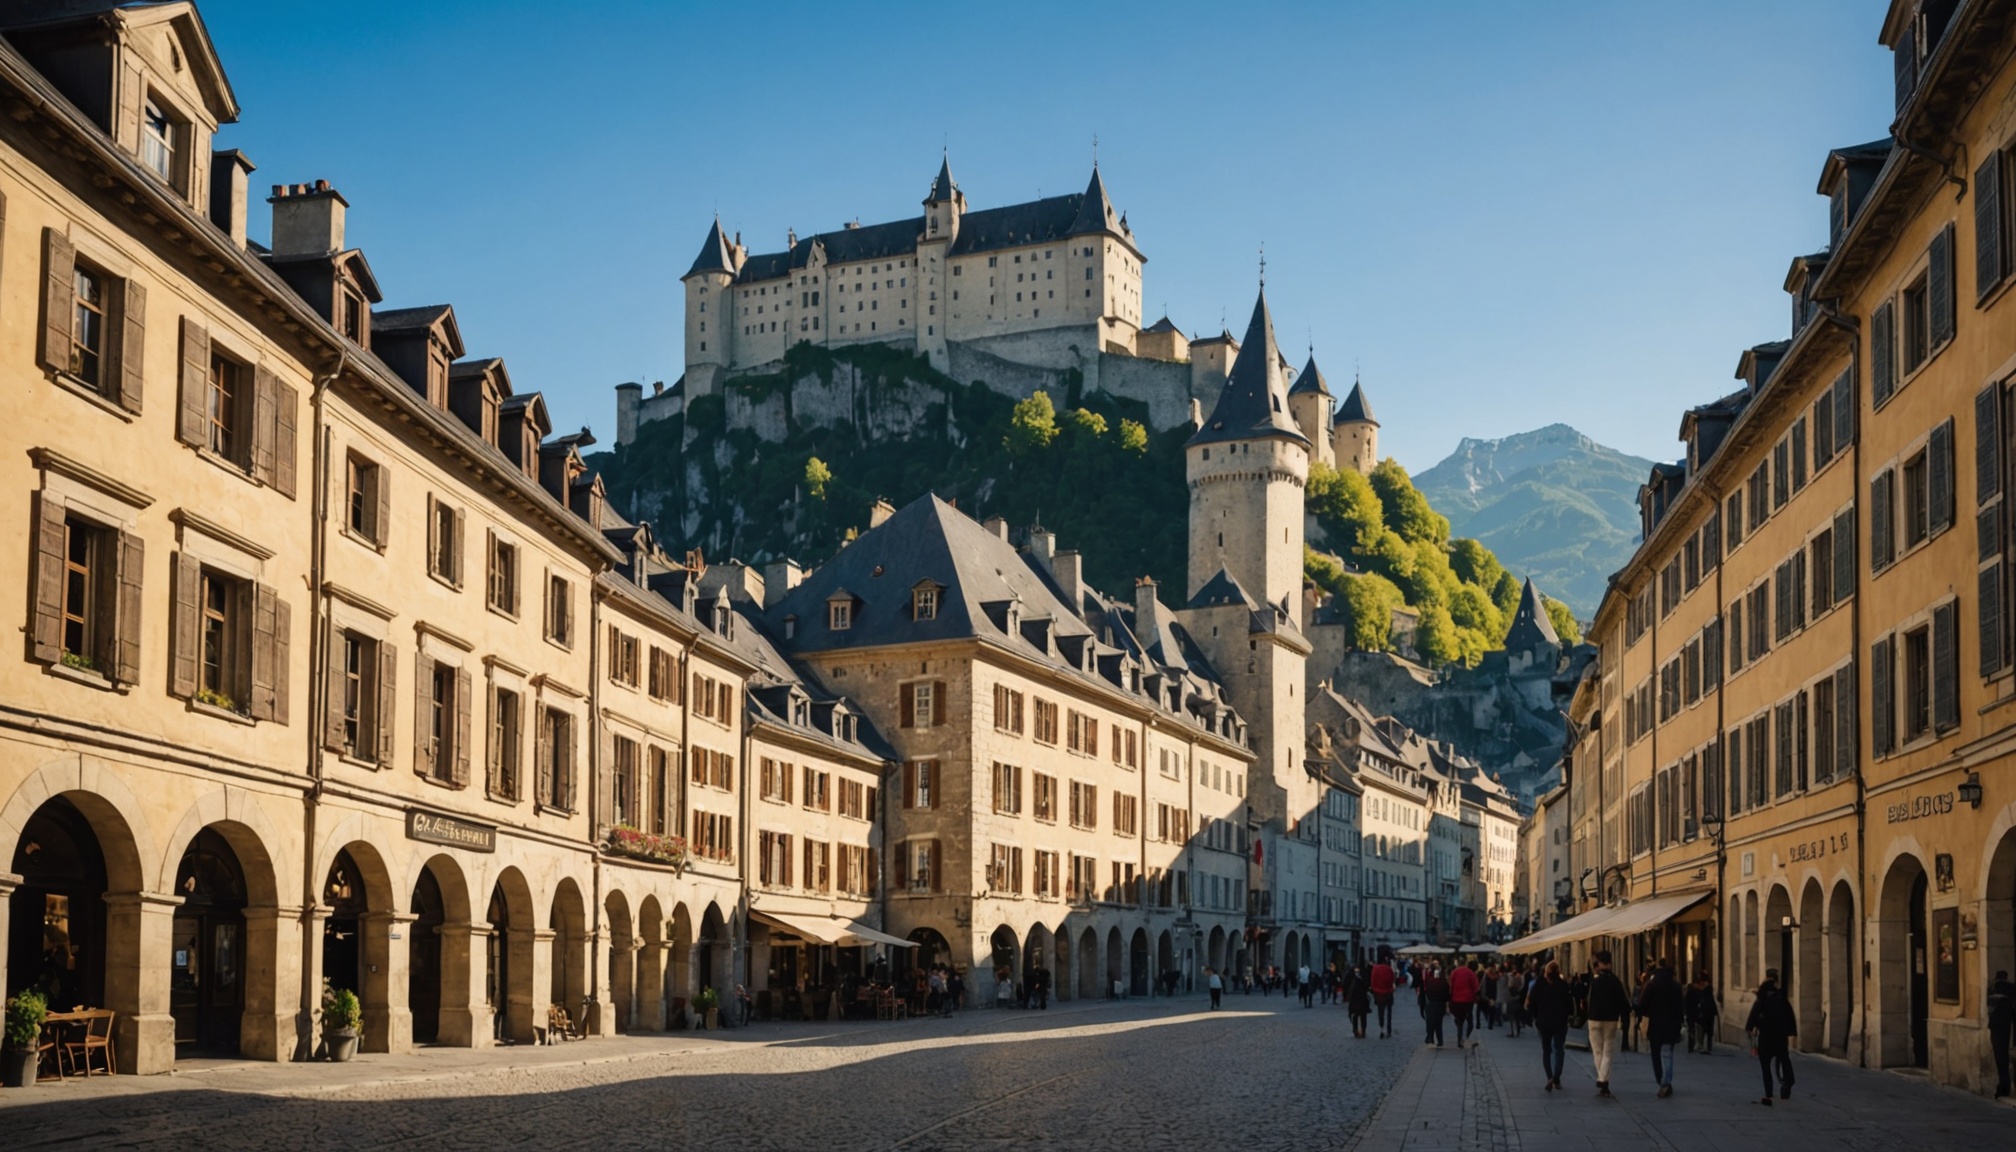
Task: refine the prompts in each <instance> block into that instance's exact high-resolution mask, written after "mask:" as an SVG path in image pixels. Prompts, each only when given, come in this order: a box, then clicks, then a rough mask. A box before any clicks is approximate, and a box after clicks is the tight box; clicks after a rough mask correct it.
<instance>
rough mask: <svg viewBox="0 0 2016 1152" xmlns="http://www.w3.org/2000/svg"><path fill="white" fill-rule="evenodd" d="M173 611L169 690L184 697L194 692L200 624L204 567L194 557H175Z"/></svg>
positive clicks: (169, 642)
mask: <svg viewBox="0 0 2016 1152" xmlns="http://www.w3.org/2000/svg"><path fill="white" fill-rule="evenodd" d="M170 594H171V595H172V596H173V597H174V603H175V611H174V616H173V618H172V619H171V620H170V621H169V630H170V635H169V638H168V691H169V693H170V694H171V695H175V696H181V697H184V698H187V697H190V696H194V695H196V679H197V676H196V666H197V648H198V646H199V645H200V644H201V633H202V627H203V613H202V596H203V566H202V565H201V564H199V563H197V562H196V558H195V557H194V556H191V555H189V554H188V553H187V552H179V553H177V554H176V556H175V579H174V588H173V589H172V590H171V592H170Z"/></svg>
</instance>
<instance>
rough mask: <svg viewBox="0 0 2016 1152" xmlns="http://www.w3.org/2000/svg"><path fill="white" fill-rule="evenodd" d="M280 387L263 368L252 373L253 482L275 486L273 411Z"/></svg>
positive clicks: (276, 421)
mask: <svg viewBox="0 0 2016 1152" xmlns="http://www.w3.org/2000/svg"><path fill="white" fill-rule="evenodd" d="M278 383H279V381H278V380H276V379H274V376H273V373H271V372H268V371H267V370H266V369H264V368H259V369H256V370H254V371H253V373H252V456H251V460H252V478H253V479H254V480H257V481H259V482H260V483H261V484H267V485H271V484H272V483H273V432H274V427H275V425H276V424H277V423H278V418H277V417H276V416H275V415H274V410H275V406H276V405H277V404H278V402H279V401H278V398H277V397H276V396H275V395H274V386H275V385H276V384H278Z"/></svg>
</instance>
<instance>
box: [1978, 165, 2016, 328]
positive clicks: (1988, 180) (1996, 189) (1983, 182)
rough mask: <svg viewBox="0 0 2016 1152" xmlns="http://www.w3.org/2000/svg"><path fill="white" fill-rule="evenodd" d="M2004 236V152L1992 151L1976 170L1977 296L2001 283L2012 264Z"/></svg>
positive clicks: (1983, 296) (1982, 296) (1980, 299)
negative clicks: (2007, 255)
mask: <svg viewBox="0 0 2016 1152" xmlns="http://www.w3.org/2000/svg"><path fill="white" fill-rule="evenodd" d="M2005 247H2006V245H2005V241H2004V238H2003V236H2002V153H2001V152H2000V151H1995V152H1990V153H1989V154H1988V158H1987V159H1986V160H1983V161H1982V162H1981V166H1980V167H1979V168H1976V169H1974V299H1975V300H1976V301H1977V302H1979V301H1983V300H1986V299H1987V298H1988V293H1990V292H1992V291H1994V290H1995V286H1996V285H1998V284H2000V283H2001V282H2002V277H2003V276H2005V275H2007V274H2008V271H2009V266H2008V260H2007V258H2006V253H2005Z"/></svg>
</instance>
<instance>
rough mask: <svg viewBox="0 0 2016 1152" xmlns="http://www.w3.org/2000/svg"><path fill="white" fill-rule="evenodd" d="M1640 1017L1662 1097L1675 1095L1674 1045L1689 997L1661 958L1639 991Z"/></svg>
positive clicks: (1678, 1036)
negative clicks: (1643, 1022) (1643, 1023)
mask: <svg viewBox="0 0 2016 1152" xmlns="http://www.w3.org/2000/svg"><path fill="white" fill-rule="evenodd" d="M1638 1015H1639V1017H1640V1018H1641V1019H1643V1020H1644V1021H1645V1046H1646V1047H1647V1048H1650V1049H1651V1050H1652V1079H1653V1080H1655V1081H1657V1082H1658V1084H1659V1098H1660V1099H1662V1100H1663V1099H1665V1098H1666V1097H1668V1096H1671V1095H1673V1065H1674V1059H1673V1046H1674V1045H1676V1044H1678V1043H1680V1032H1681V1030H1682V1028H1683V1027H1684V1023H1685V1020H1686V1017H1687V995H1686V992H1685V991H1684V990H1683V989H1682V988H1681V987H1680V981H1678V980H1676V979H1674V977H1673V966H1672V965H1671V964H1670V963H1669V962H1667V961H1666V960H1665V959H1663V958H1662V959H1661V960H1660V961H1659V962H1658V963H1657V964H1654V965H1653V966H1652V973H1651V975H1649V976H1647V977H1646V979H1645V987H1644V988H1642V989H1640V990H1639V992H1638Z"/></svg>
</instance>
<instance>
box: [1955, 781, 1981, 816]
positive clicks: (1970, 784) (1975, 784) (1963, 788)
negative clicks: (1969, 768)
mask: <svg viewBox="0 0 2016 1152" xmlns="http://www.w3.org/2000/svg"><path fill="white" fill-rule="evenodd" d="M1958 792H1959V795H1960V802H1961V803H1962V804H1965V805H1967V806H1968V807H1970V808H1979V807H1981V774H1980V773H1979V772H1969V773H1967V779H1965V780H1963V781H1961V782H1960V787H1959V789H1958Z"/></svg>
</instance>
